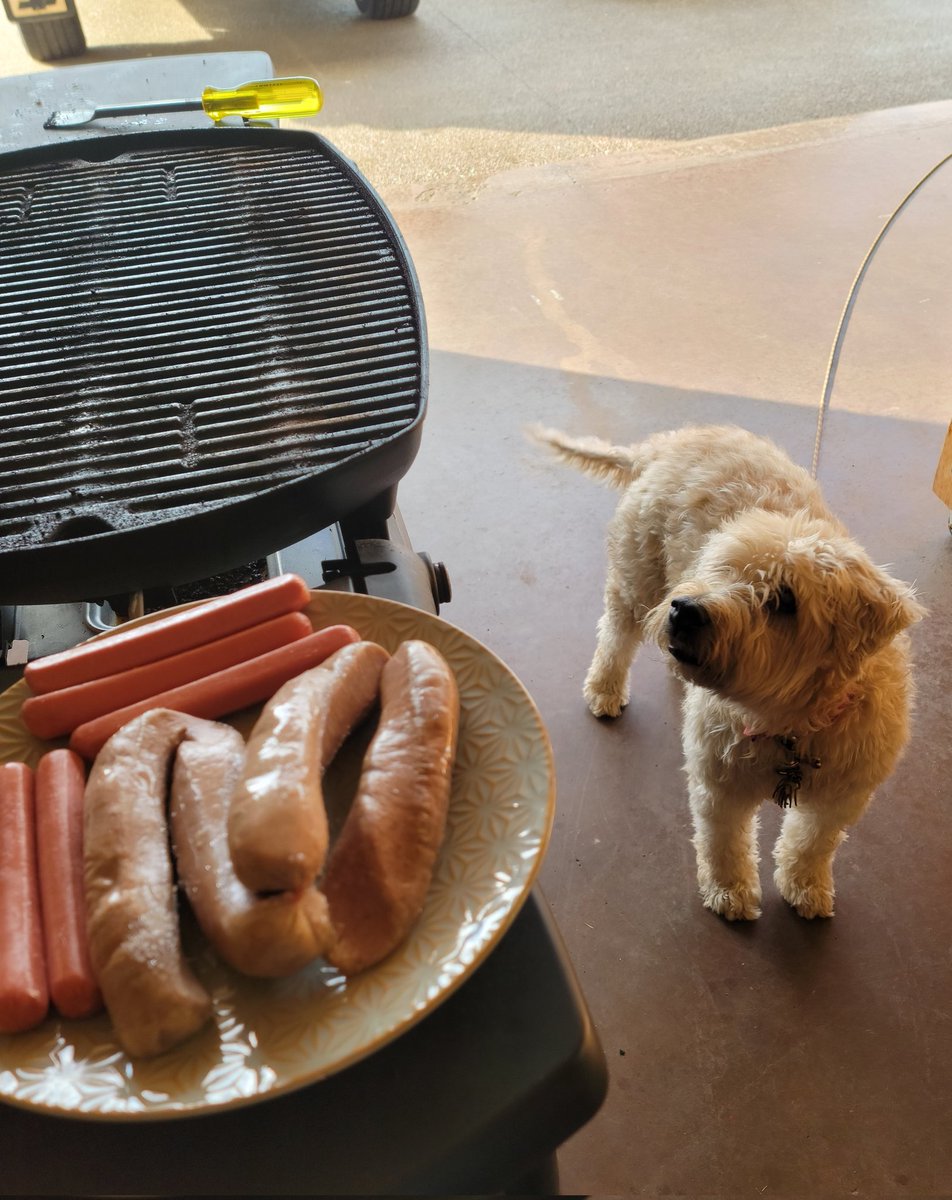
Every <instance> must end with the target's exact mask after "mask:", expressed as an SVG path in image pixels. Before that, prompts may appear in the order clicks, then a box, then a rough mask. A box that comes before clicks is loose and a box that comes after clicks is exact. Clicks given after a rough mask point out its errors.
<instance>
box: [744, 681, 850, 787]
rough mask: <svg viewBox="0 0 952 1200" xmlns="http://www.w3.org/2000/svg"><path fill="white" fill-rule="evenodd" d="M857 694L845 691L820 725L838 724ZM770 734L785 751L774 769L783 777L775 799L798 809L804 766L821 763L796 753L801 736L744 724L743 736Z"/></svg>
mask: <svg viewBox="0 0 952 1200" xmlns="http://www.w3.org/2000/svg"><path fill="white" fill-rule="evenodd" d="M858 695H859V693H858V692H855V691H853V690H851V689H847V690H846V691H845V692H843V694H842V695H841V696H840V697H839V699H838V700H837V701H836V703H835V704H834V705H833V707H832V708H831V710H830V712H829V714H828V716H827V719H826V720H825V721H824V722H823V724H822V725H821V726H820V728H821V729H829V727H830V726H831V725H833V724H835V723H836V722H837V721H838V720H839V719H840V717H841V716H842V715H843V714H844V713H845V712H846V711H847V709H848V708H850V706H851V705H852V704H853V702H854V701H855V700H856V698H857V696H858ZM771 736H772V737H773V740H774V741H775V742H776V743H777V745H778V746H780V748H781V749H782V750H783V751H784V760H783V762H782V763H781V764H780V766H778V767H774V771H775V772H776V774H777V775H779V776H780V782H779V783H778V784H777V786H776V787H775V788H774V790H773V800H774V802H775V803H776V804H778V805H779V806H780V807H781V808H795V807H796V804H797V796H798V795H799V793H800V786H801V784H802V783H803V768H804V767H810V768H811V769H812V770H814V771H818V770H819V769H820V767H821V766H822V763H821V761H820V759H818V758H813V757H811V756H809V755H803V754H799V753H798V752H797V751H798V746H799V739H798V738H797V737H796V735H794V734H783V733H775V734H773V735H771V734H769V733H764V732H760V731H758V730H755V729H754V728H753V726H752V725H745V726H744V737H746V738H749V739H750V740H751V741H752V742H758V741H761V740H763V738H766V737H771Z"/></svg>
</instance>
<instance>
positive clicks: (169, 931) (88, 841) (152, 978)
mask: <svg viewBox="0 0 952 1200" xmlns="http://www.w3.org/2000/svg"><path fill="white" fill-rule="evenodd" d="M186 729H187V725H186V720H185V719H184V718H183V717H182V715H181V714H180V713H175V712H169V711H167V710H166V709H154V710H152V711H151V712H148V713H145V714H144V715H143V716H141V717H138V718H137V719H136V720H134V721H132V722H130V724H128V725H126V726H125V727H124V728H122V729H121V730H119V732H118V733H116V734H114V735H113V737H112V738H110V740H109V742H108V743H107V745H106V746H105V747H104V748H103V750H102V752H101V753H100V755H99V756H98V758H97V759H96V762H95V764H94V766H93V769H92V772H91V773H90V776H89V782H88V783H87V785H86V812H85V822H84V825H85V829H84V835H85V845H84V854H83V857H84V875H85V884H86V916H87V928H88V935H89V953H90V959H91V961H92V964H93V970H94V971H95V973H96V978H97V979H98V981H99V986H100V987H101V988H102V994H103V998H104V999H105V1002H106V1008H107V1009H108V1011H109V1016H110V1017H111V1018H112V1023H113V1027H114V1029H115V1032H116V1037H117V1038H118V1040H119V1043H120V1045H121V1046H122V1047H123V1048H124V1049H125V1050H126V1051H127V1052H128V1053H129V1054H132V1055H144V1056H145V1055H154V1054H161V1053H162V1052H163V1051H164V1050H168V1049H170V1048H171V1047H172V1046H175V1045H177V1044H178V1043H179V1042H181V1041H184V1040H185V1039H186V1038H187V1037H190V1036H191V1035H192V1034H193V1033H195V1032H196V1031H197V1030H199V1029H200V1028H201V1027H202V1026H203V1025H204V1024H205V1022H206V1021H207V1020H208V1019H209V1017H210V1015H211V1010H212V1006H211V999H210V997H209V995H208V993H207V992H206V991H205V989H204V988H203V987H202V985H201V984H200V983H199V982H198V980H197V979H196V978H195V976H194V975H193V974H192V972H191V970H190V969H189V967H188V965H187V963H186V962H185V959H184V957H183V954H182V947H181V941H180V937H179V924H178V914H177V911H176V905H175V894H174V890H173V885H172V863H171V859H170V855H169V846H168V832H167V826H166V820H165V806H166V789H167V782H168V773H169V767H170V765H171V760H172V755H173V754H174V752H175V749H176V747H177V746H178V744H179V742H181V741H182V739H183V738H184V737H185V735H186Z"/></svg>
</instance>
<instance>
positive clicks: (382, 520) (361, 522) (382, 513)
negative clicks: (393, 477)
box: [340, 484, 397, 541]
mask: <svg viewBox="0 0 952 1200" xmlns="http://www.w3.org/2000/svg"><path fill="white" fill-rule="evenodd" d="M396 507H397V485H396V484H394V485H393V486H392V487H389V488H387V489H386V490H385V491H382V492H380V493H378V494H377V495H376V496H374V498H373V500H370V501H369V502H368V503H367V504H365V505H363V507H361V508H358V509H356V510H355V511H354V512H352V513H350V514H349V515H348V516H346V517H344V518H343V520H341V522H340V527H341V529H342V530H343V531H344V536H345V537H348V538H353V539H354V541H358V540H360V539H361V538H385V537H387V536H388V534H387V522H388V521H389V520H390V518H391V517H392V516H393V510H394V509H395V508H396Z"/></svg>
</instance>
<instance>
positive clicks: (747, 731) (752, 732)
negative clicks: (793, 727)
mask: <svg viewBox="0 0 952 1200" xmlns="http://www.w3.org/2000/svg"><path fill="white" fill-rule="evenodd" d="M858 699H859V692H857V691H854V689H852V688H847V689H846V691H844V692H842V693H841V694H840V695H839V696H838V697H837V699H836V700H835V701H834V703H833V705H832V707H831V708H830V710H829V711H828V713H827V715H826V720H825V721H823V722H821V723H820V724H819V725H817V727H816V730H817V731H819V730H821V729H829V728H830V726H831V725H835V724H836V722H837V721H838V720H839V719H840V717H842V716H843V714H844V713H845V712H847V710H848V709H850V708H852V706H853V704H854V703H855V702H856V701H857V700H858ZM743 736H744V737H745V738H750V740H751V741H752V742H756V741H759V740H760V739H761V738H765V737H773V738H775V739H776V740H777V741H781V742H782V741H783V739H784V738H786V737H792V738H793V740H794V741H796V737H797V735H796V734H783V733H775V734H770V733H768V732H767V731H766V729H757V728H756V727H755V726H754V725H745V726H744V730H743Z"/></svg>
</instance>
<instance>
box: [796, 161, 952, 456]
mask: <svg viewBox="0 0 952 1200" xmlns="http://www.w3.org/2000/svg"><path fill="white" fill-rule="evenodd" d="M950 159H952V154H947V155H946V156H945V158H942V159H940V160H939V161H938V162H937V163H936V164H935V166H934V167H932V169H931V170H929V171H927V172H926V173H925V175H923V177H922V178H921V179H920V180H919V182H918V183H917V184H916V185H915V187H913V188H912V189H911V190H910V191H909V192H907V193H906V195H905V197H904V198H903V199H902V200H901V201H900V203H899V204H898V205H897V206H896V208H894V209H893V211H892V212H891V213H890V214H889V217H888V219H887V221H886V224H885V225H884V226H883V227H882V229H880V231H879V233H878V234H877V235H876V239H875V241H874V242H873V244H872V245H871V246H870V248H869V249H868V250H867V251H866V257H865V258H864V259H863V261H862V263H861V264H860V268H859V270H858V271H857V272H856V278H855V279H854V280H853V283H852V286H851V287H850V290H849V293H848V294H847V297H846V304H845V305H844V308H843V312H842V315H841V316H840V323H839V325H837V327H836V337H835V338H834V340H833V349H832V350H831V351H830V361H829V363H828V364H827V368H826V378H825V380H824V383H823V395H822V396H821V397H820V411H819V413H818V414H817V422H816V440H815V442H814V443H813V466H812V468H811V470H810V474H811V475H812V476H813V478H814V479H816V473H817V468H818V466H819V463H820V439H821V438H822V436H823V422H824V420H825V418H826V413H827V409H828V408H829V407H830V396H831V395H832V393H833V381H834V379H835V378H836V368H837V365H838V364H839V359H840V351H841V350H842V348H843V339H844V337H846V326H847V325H848V324H849V319H850V316H851V314H852V312H853V305H854V304H855V303H856V296H857V293H858V292H859V289H860V284H861V283H862V282H863V279H864V278H865V276H866V272H867V270H868V269H869V264H870V263H871V262H872V260H873V255H874V254H875V253H876V251H877V250H878V249H879V247H880V244H881V242H882V240H883V238H884V237H885V236H886V234H887V233H888V232H889V230H890V229H891V228H892V226H893V224H894V223H895V221H896V218H897V217H898V216H899V214H900V213H901V212H902V210H903V209H904V208H905V207H906V205H907V204H908V203H909V201H910V200H911V199H912V198H913V196H914V195H915V194H916V192H918V190H919V189H920V188H921V187H922V185H923V184H924V183H926V182H927V181H928V180H929V179H931V178H932V176H933V175H934V174H935V173H936V171H938V170H939V168H940V167H944V166H945V164H946V163H947V162H949V160H950Z"/></svg>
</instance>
